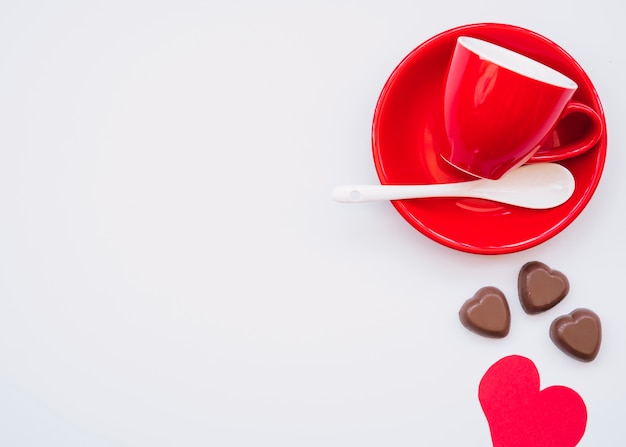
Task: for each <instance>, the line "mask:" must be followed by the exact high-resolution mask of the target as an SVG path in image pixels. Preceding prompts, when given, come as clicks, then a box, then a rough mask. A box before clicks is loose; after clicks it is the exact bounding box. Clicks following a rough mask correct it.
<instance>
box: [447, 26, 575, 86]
mask: <svg viewBox="0 0 626 447" xmlns="http://www.w3.org/2000/svg"><path fill="white" fill-rule="evenodd" d="M457 41H458V42H459V44H461V45H463V46H464V47H465V48H467V49H468V50H469V51H471V52H472V53H475V54H477V55H478V56H480V57H481V58H482V59H486V60H488V61H490V62H493V63H494V64H496V65H499V66H501V67H504V68H506V69H508V70H511V71H514V72H516V73H519V74H521V75H522V76H526V77H528V78H531V79H535V80H537V81H540V82H545V83H546V84H551V85H555V86H557V87H562V88H565V89H572V90H576V88H578V85H576V83H575V82H574V81H573V80H571V79H570V78H568V77H567V76H565V75H564V74H562V73H559V72H558V71H556V70H554V69H553V68H550V67H548V66H547V65H544V64H542V63H541V62H538V61H536V60H534V59H531V58H529V57H527V56H524V55H523V54H519V53H516V52H515V51H511V50H509V49H507V48H503V47H501V46H498V45H495V44H493V43H490V42H486V41H484V40H480V39H476V38H474V37H467V36H461V37H459V38H458V39H457Z"/></svg>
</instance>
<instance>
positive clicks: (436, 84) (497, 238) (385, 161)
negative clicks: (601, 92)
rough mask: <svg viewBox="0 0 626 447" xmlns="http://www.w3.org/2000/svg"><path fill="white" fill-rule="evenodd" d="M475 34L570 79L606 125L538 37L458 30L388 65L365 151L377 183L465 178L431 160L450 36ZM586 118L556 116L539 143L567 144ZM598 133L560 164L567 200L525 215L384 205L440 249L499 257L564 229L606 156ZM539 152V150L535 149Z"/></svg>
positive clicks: (467, 207)
mask: <svg viewBox="0 0 626 447" xmlns="http://www.w3.org/2000/svg"><path fill="white" fill-rule="evenodd" d="M460 35H465V36H471V37H477V38H481V39H484V40H489V41H491V42H493V43H496V44H499V45H502V46H506V47H508V48H510V49H512V50H515V51H518V52H520V53H523V54H525V55H527V56H529V57H531V58H533V59H536V60H538V61H540V62H542V63H544V64H546V65H549V66H551V67H553V68H554V69H556V70H558V71H560V72H562V73H563V74H565V75H566V76H569V77H570V78H572V79H573V80H574V81H576V83H577V84H578V86H579V87H578V90H577V91H576V93H575V94H574V98H573V99H575V100H577V101H580V102H583V103H585V104H587V105H588V106H590V107H592V108H593V109H594V110H596V111H597V112H598V114H599V115H600V117H601V119H602V121H603V122H604V128H605V129H606V122H605V117H604V112H603V110H602V105H601V104H600V99H599V98H598V94H597V93H596V90H595V88H594V86H593V84H592V83H591V80H590V79H589V77H588V76H587V74H586V73H585V72H584V71H583V69H582V68H581V67H580V65H579V64H578V63H577V62H576V61H575V60H574V58H572V57H571V56H570V55H569V54H567V53H566V52H565V51H564V50H563V49H561V48H560V47H559V46H558V45H556V44H555V43H554V42H551V41H550V40H548V39H546V38H545V37H543V36H541V35H539V34H537V33H535V32H532V31H529V30H526V29H523V28H519V27H515V26H511V25H504V24H490V23H485V24H475V25H466V26H462V27H459V28H454V29H451V30H448V31H445V32H443V33H441V34H438V35H437V36H435V37H433V38H431V39H429V40H427V41H426V42H424V43H423V44H421V45H420V46H418V47H417V48H415V49H414V50H413V51H412V52H411V53H409V54H408V55H407V56H406V57H405V58H404V60H402V62H400V64H399V65H398V66H397V67H396V68H395V70H394V71H393V73H392V74H391V76H390V77H389V79H388V80H387V82H386V84H385V86H384V88H383V90H382V92H381V94H380V97H379V99H378V103H377V105H376V110H375V113H374V123H373V128H372V146H373V155H374V163H375V165H376V171H377V173H378V177H379V179H380V182H381V183H382V184H430V183H448V182H456V181H464V180H471V178H470V177H467V176H466V175H465V174H462V173H460V172H458V171H456V170H454V169H453V168H451V167H450V166H449V165H448V164H447V163H446V162H444V161H443V160H442V159H441V157H440V156H439V148H441V147H442V145H443V144H447V143H446V141H447V139H446V137H445V135H444V134H443V130H442V117H441V114H442V110H441V108H442V95H443V93H442V86H443V80H444V77H445V71H446V69H447V65H448V62H449V60H450V56H451V55H452V51H453V50H454V45H455V42H456V39H457V37H458V36H460ZM589 124H590V123H588V122H587V121H586V118H584V117H582V116H579V114H577V115H572V116H570V117H568V118H566V119H564V120H563V121H562V122H561V123H560V124H559V126H558V128H557V129H556V130H555V131H554V133H553V134H552V135H551V136H550V138H549V139H548V142H547V143H546V144H545V148H546V150H548V149H549V147H550V146H555V145H560V144H563V143H566V142H568V141H573V140H575V139H576V138H577V137H578V136H580V135H581V134H582V133H583V131H584V129H585V126H587V125H589ZM606 146H607V136H606V132H605V134H604V135H603V136H602V138H601V139H600V141H599V142H598V144H596V146H595V147H594V148H592V149H591V150H589V151H588V152H586V153H585V154H583V155H581V156H578V157H575V158H572V159H569V160H566V161H563V162H561V164H562V165H563V166H565V167H567V168H568V169H569V170H570V171H571V172H572V174H573V175H574V178H575V179H576V188H575V190H574V194H573V196H572V197H571V198H570V199H569V200H568V201H567V202H566V203H565V204H563V205H561V206H559V207H556V208H552V209H549V210H530V209H524V208H519V207H515V206H510V205H502V204H499V203H495V202H490V201H487V200H482V199H459V198H432V199H417V200H398V201H394V202H392V203H393V205H394V206H395V208H396V209H397V210H398V212H399V213H400V214H401V215H402V217H404V219H406V220H407V221H408V222H409V223H410V224H411V225H413V226H414V227H415V228H416V229H418V230H419V231H420V232H422V233H423V234H425V235H426V236H428V237H429V238H431V239H433V240H434V241H437V242H439V243H441V244H443V245H446V246H448V247H451V248H454V249H457V250H461V251H465V252H469V253H479V254H503V253H512V252H516V251H521V250H525V249H527V248H530V247H533V246H535V245H538V244H540V243H542V242H544V241H546V240H548V239H550V238H551V237H553V236H554V235H556V234H557V233H559V232H560V231H562V230H563V229H564V228H566V227H567V226H568V225H569V224H570V223H571V222H572V221H573V220H574V219H575V218H576V217H577V216H578V215H579V214H580V213H581V211H582V210H583V209H584V208H585V206H586V205H587V203H588V202H589V200H590V199H591V197H592V195H593V193H594V192H595V190H596V187H597V186H598V182H599V181H600V177H601V175H602V170H603V167H604V161H605V158H606ZM542 150H543V149H542Z"/></svg>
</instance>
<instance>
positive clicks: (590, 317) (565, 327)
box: [550, 309, 602, 362]
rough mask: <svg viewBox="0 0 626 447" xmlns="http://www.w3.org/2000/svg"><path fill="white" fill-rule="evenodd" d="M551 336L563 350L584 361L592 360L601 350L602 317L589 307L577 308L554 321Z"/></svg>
mask: <svg viewBox="0 0 626 447" xmlns="http://www.w3.org/2000/svg"><path fill="white" fill-rule="evenodd" d="M550 338H551V339H552V341H553V342H554V344H555V345H557V346H558V347H559V348H560V349H561V351H563V352H565V353H566V354H568V355H570V356H572V357H574V358H576V359H578V360H582V361H583V362H590V361H592V360H593V359H595V358H596V356H597V355H598V352H599V351H600V343H601V341H602V325H601V324H600V318H599V317H598V315H596V313H595V312H592V311H591V310H589V309H576V310H574V311H572V312H570V314H569V315H563V316H562V317H559V318H557V319H556V320H554V321H553V322H552V325H551V326H550Z"/></svg>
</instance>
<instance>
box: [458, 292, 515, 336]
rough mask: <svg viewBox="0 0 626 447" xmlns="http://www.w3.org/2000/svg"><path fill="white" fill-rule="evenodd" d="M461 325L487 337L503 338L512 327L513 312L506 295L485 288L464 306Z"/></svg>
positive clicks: (461, 311)
mask: <svg viewBox="0 0 626 447" xmlns="http://www.w3.org/2000/svg"><path fill="white" fill-rule="evenodd" d="M459 318H460V319H461V323H462V324H463V326H465V327H466V328H467V329H469V330H470V331H473V332H475V333H477V334H480V335H484V336H486V337H493V338H503V337H506V335H507V334H508V333H509V328H510V327H511V312H510V310H509V304H508V303H507V301H506V298H505V296H504V294H503V293H502V292H501V291H500V290H499V289H497V288H496V287H491V286H488V287H483V288H481V289H480V290H478V292H476V293H475V294H474V296H473V297H472V298H470V299H468V300H467V301H465V303H464V304H463V306H462V307H461V310H460V311H459Z"/></svg>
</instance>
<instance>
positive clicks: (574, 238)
mask: <svg viewBox="0 0 626 447" xmlns="http://www.w3.org/2000/svg"><path fill="white" fill-rule="evenodd" d="M625 12H626V7H625V6H624V4H623V2H619V1H617V0H613V1H608V0H605V1H603V0H598V1H596V2H588V1H578V0H576V1H572V0H560V1H551V2H546V1H545V0H524V1H518V2H508V1H501V0H498V1H495V0H494V1H484V0H483V1H480V0H479V1H471V2H468V1H465V0H463V1H462V0H456V1H428V2H427V1H423V0H411V1H400V0H385V1H373V0H365V1H345V0H319V1H315V2H314V1H307V2H304V1H300V2H297V1H292V2H288V1H280V0H268V1H265V2H260V1H256V2H255V1H252V0H248V1H245V0H233V1H219V2H218V1H217V0H208V1H190V0H176V1H172V0H170V1H159V0H157V1H147V0H146V1H139V0H124V1H118V0H113V1H78V0H77V1H69V0H59V1H54V2H52V1H50V2H48V1H10V0H0V445H3V446H29V447H30V446H46V447H48V446H67V447H74V446H81V447H92V446H97V447H114V446H115V447H118V446H151V447H160V446H186V447H187V446H189V447H192V446H217V447H222V446H224V447H227V446H237V447H243V446H254V447H257V446H258V447H260V446H271V447H278V446H289V447H293V446H298V447H301V446H302V447H304V446H325V447H330V446H333V447H334V446H360V447H369V446H377V447H378V446H381V447H382V446H394V447H400V446H416V445H423V446H451V445H464V446H468V445H471V446H490V445H491V443H490V437H489V431H488V426H487V423H486V420H485V418H484V416H483V414H482V411H481V409H480V406H479V403H478V399H477V387H478V383H479V380H480V378H481V377H482V375H483V374H484V372H485V371H486V369H487V368H488V367H489V366H490V365H491V364H492V363H493V362H495V361H496V360H498V359H499V358H501V357H503V356H506V355H508V354H522V355H525V356H528V357H530V358H531V359H532V360H533V361H534V362H535V363H536V364H537V367H538V368H539V372H540V374H541V380H542V386H549V385H552V384H562V385H566V386H569V387H572V388H573V389H575V390H576V391H578V392H579V393H580V394H581V396H583V398H584V400H585V402H586V404H587V409H588V412H589V421H588V425H587V432H586V434H585V437H584V438H583V440H582V442H581V443H580V445H581V446H583V445H584V446H594V447H596V446H611V445H621V444H622V443H623V439H626V425H625V424H624V423H623V415H624V411H625V408H624V407H625V406H626V384H625V382H624V377H626V358H625V356H624V349H625V348H626V328H625V326H624V324H623V323H624V318H625V317H626V305H625V304H624V303H625V299H626V294H625V291H624V272H623V262H622V260H623V255H624V250H625V249H626V233H625V232H624V228H625V227H626V214H625V213H624V197H625V196H626V182H625V181H624V173H623V170H624V168H625V167H626V155H625V152H624V145H625V144H626V141H625V140H626V128H625V127H624V125H623V121H624V104H625V103H626V90H625V89H624V87H623V79H624V73H625V72H626V52H624V50H623V42H624V41H626V31H625V27H624V23H623V20H624V17H626V14H625ZM476 22H501V23H508V24H513V25H518V26H522V27H525V28H529V29H531V30H534V31H536V32H538V33H540V34H543V35H544V36H546V37H548V38H549V39H551V40H553V41H555V42H557V43H558V44H559V45H560V46H561V47H563V48H564V49H565V50H566V51H568V52H569V53H570V54H571V55H572V56H574V57H575V58H576V59H577V60H578V62H579V63H580V64H581V65H582V66H583V68H584V69H585V71H586V72H587V74H588V75H589V77H590V78H591V80H592V81H593V83H594V84H595V86H596V88H597V90H598V93H599V95H600V98H601V100H602V103H603V106H604V109H605V113H606V119H607V126H608V132H609V147H608V155H607V164H606V168H605V171H604V175H603V178H602V181H601V183H600V185H599V187H598V189H597V191H596V194H595V196H594V197H593V199H592V201H591V202H590V204H589V205H588V207H587V208H586V209H585V211H584V212H583V213H582V214H581V215H580V217H579V218H578V219H577V220H576V221H575V222H574V223H573V224H572V225H570V226H569V227H568V228H567V229H566V230H565V231H563V232H562V233H561V234H559V235H558V236H556V237H555V238H553V239H551V240H549V241H548V242H546V243H544V244H542V245H540V246H538V247H535V248H532V249H530V250H527V251H524V252H521V253H515V254H509V255H500V256H479V255H472V254H467V253H461V252H458V251H455V250H452V249H449V248H446V247H443V246H441V245H438V244H436V243H435V242H433V241H431V240H430V239H427V238H426V237H424V236H423V235H421V234H420V233H419V232H417V231H416V230H414V229H413V228H412V227H411V226H410V225H408V224H407V223H406V222H405V221H404V220H403V219H402V218H401V217H400V216H399V215H398V214H397V213H396V212H395V210H394V209H393V207H392V206H391V204H389V203H376V204H363V205H341V204H337V203H334V202H333V201H332V200H331V199H330V190H331V189H332V187H333V186H334V185H336V184H340V183H371V182H377V177H376V174H375V170H374V166H373V162H372V157H371V149H370V128H371V119H372V113H373V110H374V106H375V103H376V100H377V98H378V94H379V92H380V89H381V88H382V86H383V84H384V82H385V80H386V79H387V77H388V76H389V74H390V73H391V71H392V70H393V68H394V67H395V66H396V64H397V63H398V62H399V61H400V60H401V59H402V58H403V57H404V56H405V55H406V54H407V53H408V52H409V51H410V50H412V49H413V48H414V47H416V46H417V45H419V44H420V43H421V42H423V41H424V40H426V39H427V38H429V37H431V36H433V35H435V34H437V33H439V32H442V31H444V30H446V29H449V28H452V27H455V26H459V25H465V24H470V23H476ZM530 260H540V261H543V262H545V263H547V264H549V265H550V266H551V267H553V268H555V269H557V270H560V271H562V272H563V273H565V274H566V275H567V276H568V277H569V279H570V282H571V291H570V294H569V296H568V297H567V298H566V299H565V301H564V302H563V303H562V304H560V305H559V306H558V307H557V308H555V309H552V310H551V311H549V312H547V313H545V314H543V315H540V316H533V317H530V316H528V315H526V314H524V313H523V312H522V311H521V308H520V306H519V304H518V302H517V296H516V287H517V285H516V280H517V273H518V271H519V268H520V267H521V266H522V265H523V264H524V263H525V262H527V261H530ZM485 285H494V286H497V287H499V288H501V289H502V290H503V291H504V292H505V294H506V295H507V296H508V297H509V302H510V304H511V311H512V328H511V332H510V334H509V336H508V337H506V338H505V339H503V340H489V339H484V338H481V337H479V336H476V335H474V334H472V333H470V332H468V331H467V330H466V329H465V328H463V327H462V326H461V324H460V323H459V321H458V309H459V308H460V306H461V304H462V303H463V302H464V301H465V300H466V299H467V298H469V297H470V296H471V295H472V294H473V293H474V292H475V291H476V290H477V289H478V288H480V287H482V286H485ZM575 307H589V308H591V309H593V310H594V311H596V312H597V313H598V314H599V315H600V317H601V319H602V323H603V327H604V333H603V335H604V339H603V344H602V349H601V351H600V354H599V356H598V358H597V359H596V360H595V361H594V362H592V363H589V364H585V363H582V362H577V361H576V360H573V359H571V358H569V357H567V356H565V355H564V354H562V353H561V352H560V351H559V350H558V349H557V348H556V347H555V346H554V345H553V344H552V342H551V341H550V339H549V337H548V328H549V325H550V323H551V321H552V320H553V319H554V318H555V317H556V316H558V315H562V314H565V313H568V312H569V311H571V310H572V309H574V308H575Z"/></svg>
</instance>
